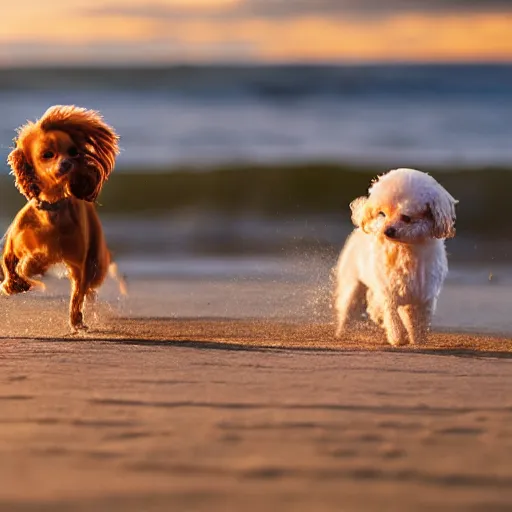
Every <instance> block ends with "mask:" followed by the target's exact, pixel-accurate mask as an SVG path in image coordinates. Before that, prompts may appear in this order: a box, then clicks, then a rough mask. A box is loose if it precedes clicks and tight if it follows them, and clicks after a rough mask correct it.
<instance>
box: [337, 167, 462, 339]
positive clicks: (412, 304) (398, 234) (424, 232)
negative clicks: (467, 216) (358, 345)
mask: <svg viewBox="0 0 512 512" xmlns="http://www.w3.org/2000/svg"><path fill="white" fill-rule="evenodd" d="M457 202H458V201H456V200H455V199H454V198H453V197H452V196H451V195H450V194H449V193H448V192H447V191H446V190H445V189H444V188H443V187H442V186H441V185H440V184H439V183H438V182H437V181H436V180H435V179H434V178H432V177H431V176H429V175H428V174H425V173H423V172H420V171H416V170H414V169H396V170H394V171H390V172H388V173H387V174H385V175H383V176H381V177H380V178H378V179H377V180H375V181H374V182H373V183H372V185H371V187H370V189H369V196H368V197H359V198H357V199H355V200H354V201H353V202H352V203H351V204H350V208H351V210H352V221H353V223H354V225H355V226H356V229H355V230H354V231H353V232H352V234H351V235H350V236H349V237H348V238H347V241H346V243H345V247H344V249H343V251H342V253H341V255H340V258H339V261H338V265H337V267H336V279H337V283H336V292H335V301H336V304H335V305H336V312H337V322H338V325H337V331H336V335H337V336H340V335H341V333H342V332H343V331H344V330H345V329H347V328H348V327H350V324H351V322H352V321H353V320H355V319H356V317H357V315H358V314H360V313H361V312H362V311H364V305H365V300H366V309H367V313H368V316H369V317H370V318H371V319H372V320H373V321H374V322H375V323H377V324H378V325H381V326H382V327H384V330H385V331H386V336H387V340H388V342H389V343H390V344H391V345H404V344H406V343H407V342H408V341H409V342H410V343H415V344H421V343H422V342H424V341H425V339H426V335H427V332H428V329H429V327H430V321H431V318H432V314H433V313H434V310H435V307H436V302H437V297H438V296H439V293H440V291H441V287H442V285H443V281H444V279H445V277H446V274H447V272H448V263H447V258H446V251H445V247H444V239H445V238H451V237H453V236H455V205H456V204H457Z"/></svg>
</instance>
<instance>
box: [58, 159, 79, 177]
mask: <svg viewBox="0 0 512 512" xmlns="http://www.w3.org/2000/svg"><path fill="white" fill-rule="evenodd" d="M74 166H75V164H74V162H73V161H72V160H68V159H66V160H62V162H61V163H60V166H59V172H60V174H67V173H68V172H69V171H71V170H72V169H73V167H74Z"/></svg>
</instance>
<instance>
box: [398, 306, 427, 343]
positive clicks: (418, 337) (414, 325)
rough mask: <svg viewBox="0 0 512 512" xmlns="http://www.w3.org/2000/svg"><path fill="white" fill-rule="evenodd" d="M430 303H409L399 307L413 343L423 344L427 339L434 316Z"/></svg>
mask: <svg viewBox="0 0 512 512" xmlns="http://www.w3.org/2000/svg"><path fill="white" fill-rule="evenodd" d="M431 311H432V308H431V305H430V304H414V305H413V304H408V305H407V306H402V307H400V308H398V313H399V314H400V318H401V319H402V322H403V324H404V326H405V328H406V330H407V334H408V335H409V341H410V342H411V343H412V344H413V345H423V344H424V343H425V342H426V341H427V333H428V330H429V327H430V320H431V316H432V313H431Z"/></svg>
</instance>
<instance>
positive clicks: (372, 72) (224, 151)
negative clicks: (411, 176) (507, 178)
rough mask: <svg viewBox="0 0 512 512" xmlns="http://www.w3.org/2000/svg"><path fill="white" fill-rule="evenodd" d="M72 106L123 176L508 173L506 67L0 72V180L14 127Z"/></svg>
mask: <svg viewBox="0 0 512 512" xmlns="http://www.w3.org/2000/svg"><path fill="white" fill-rule="evenodd" d="M68 103H73V104H77V105H81V106H85V107H89V108H94V109H98V110H100V111H101V112H102V113H103V114H104V116H105V118H106V120H107V121H108V122H109V123H111V124H112V125H113V126H115V127H116V129H117V131H118V132H119V134H120V135H121V146H122V154H121V156H120V158H119V161H118V168H119V169H121V168H123V169H125V170H129V169H132V170H135V169H136V170H138V171H140V170H144V169H160V170H172V169H173V168H176V167H179V166H184V165H185V166H194V167H200V168H203V169H207V168H209V167H215V166H216V165H219V164H231V163H237V164H240V163H254V162H258V163H262V162H263V163H280V162H286V163H293V162H304V161H325V162H337V163H346V164H372V165H373V164H375V165H378V166H379V167H380V168H382V167H385V166H415V167H420V168H421V166H422V165H426V166H440V167H445V168H446V167H448V168H450V167H453V168H467V167H478V166H480V167H481V166H488V165H490V166H504V167H507V166H510V165H511V164H512V123H511V122H510V119H512V66H507V65H443V66H433V65H430V66H420V65H416V66H412V65H410V66H405V65H404V66H281V67H275V66H273V67H271V66H267V67H259V66H253V67H247V66H245V67H244V66H239V67H236V66H233V67H215V66H210V67H206V66H205V67H174V68H146V69H144V68H142V69H141V68H139V69H134V68H133V69H132V68H114V69H105V68H102V69H84V68H80V69H47V68H45V69H3V70H0V113H1V115H0V162H1V163H0V170H2V171H3V172H7V166H6V164H5V158H6V156H7V154H8V152H9V147H10V145H11V141H12V138H13V136H14V129H15V128H16V127H17V126H19V125H20V124H22V123H24V122H25V120H27V119H34V118H37V117H38V116H40V115H41V114H42V113H43V112H44V111H45V109H46V108H47V107H49V106H51V105H53V104H68Z"/></svg>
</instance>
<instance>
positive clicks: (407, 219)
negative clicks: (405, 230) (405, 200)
mask: <svg viewBox="0 0 512 512" xmlns="http://www.w3.org/2000/svg"><path fill="white" fill-rule="evenodd" d="M400 218H401V219H402V222H405V223H406V224H409V223H410V222H411V217H409V215H402V216H401V217H400Z"/></svg>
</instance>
